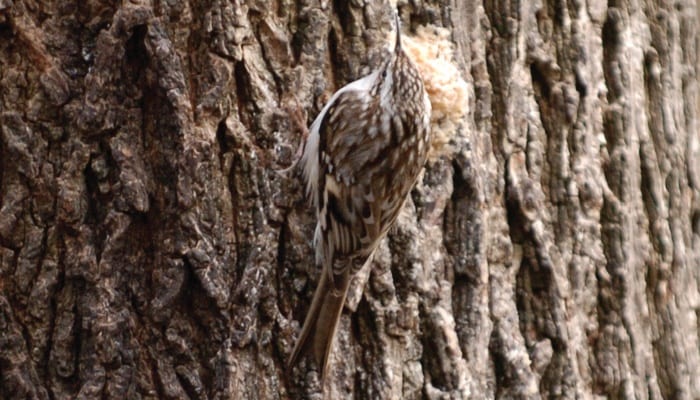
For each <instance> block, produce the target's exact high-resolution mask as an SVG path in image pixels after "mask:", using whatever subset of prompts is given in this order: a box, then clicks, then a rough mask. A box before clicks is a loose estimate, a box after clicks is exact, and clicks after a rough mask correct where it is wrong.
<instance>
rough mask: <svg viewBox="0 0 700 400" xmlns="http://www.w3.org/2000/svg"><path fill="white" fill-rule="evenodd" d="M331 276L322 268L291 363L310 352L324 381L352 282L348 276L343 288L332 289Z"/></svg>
mask: <svg viewBox="0 0 700 400" xmlns="http://www.w3.org/2000/svg"><path fill="white" fill-rule="evenodd" d="M328 279H329V278H328V273H327V272H326V271H323V273H321V279H320V281H319V283H318V287H317V288H316V292H315V293H314V299H313V301H312V302H311V308H309V311H308V313H307V315H306V320H305V321H304V326H303V327H302V329H301V334H300V335H299V338H298V339H297V342H296V344H295V345H294V350H293V351H292V355H291V357H290V358H289V363H288V367H289V368H291V367H292V366H294V365H295V364H296V363H297V362H298V361H299V358H300V357H301V356H303V355H304V354H307V353H310V354H311V355H312V356H313V358H314V360H315V361H316V364H317V365H318V368H319V372H321V381H322V382H325V380H326V373H327V372H328V356H329V354H330V351H331V345H332V344H333V338H334V336H335V331H336V328H337V326H338V321H339V320H340V315H341V313H342V311H343V305H344V304H345V296H346V294H347V292H348V285H349V279H345V280H344V281H345V283H344V284H343V287H342V288H341V290H340V291H337V290H333V289H332V288H331V286H332V284H331V283H330V282H329V280H328Z"/></svg>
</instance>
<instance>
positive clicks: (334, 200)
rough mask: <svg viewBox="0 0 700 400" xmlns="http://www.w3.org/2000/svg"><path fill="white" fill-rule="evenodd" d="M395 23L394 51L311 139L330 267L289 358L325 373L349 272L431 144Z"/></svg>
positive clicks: (313, 187) (383, 226)
mask: <svg viewBox="0 0 700 400" xmlns="http://www.w3.org/2000/svg"><path fill="white" fill-rule="evenodd" d="M396 31H397V34H396V46H395V49H394V51H393V52H392V53H391V56H390V57H389V59H388V60H387V61H385V62H384V64H383V65H382V66H381V67H380V68H379V69H378V70H376V71H374V72H373V73H371V74H370V75H368V76H366V77H364V78H362V79H359V80H357V81H355V82H352V83H350V84H348V85H346V86H344V87H343V88H341V89H340V90H338V91H337V92H336V93H335V94H334V95H333V97H332V98H331V99H330V101H329V102H328V103H327V104H326V106H325V107H324V108H323V110H322V111H321V113H319V115H318V116H317V117H316V119H315V120H314V122H313V124H312V125H311V129H310V134H309V138H308V139H307V142H306V143H305V145H304V154H303V157H302V160H301V164H302V167H303V169H304V178H305V181H306V188H307V192H308V194H309V196H310V197H311V198H312V200H313V203H314V205H315V206H316V210H317V216H318V223H317V226H316V233H315V236H314V241H315V246H316V263H317V264H318V265H320V266H322V267H323V273H322V276H321V278H320V280H319V284H318V287H317V289H316V292H315V294H314V299H313V302H312V304H311V308H310V309H309V312H308V315H307V317H306V320H305V322H304V326H303V328H302V333H301V335H300V336H299V339H298V340H297V343H296V345H295V347H294V350H293V352H292V356H291V358H290V365H293V364H294V363H295V362H296V361H297V359H298V357H299V356H300V355H301V354H302V353H304V352H307V351H311V354H313V356H314V358H315V360H316V362H317V363H318V365H319V370H320V371H321V372H322V375H323V376H324V379H325V375H326V370H327V364H328V354H329V352H330V347H331V343H332V340H333V336H334V334H335V328H336V325H337V323H338V319H339V317H340V313H341V311H342V308H343V304H344V302H345V295H346V294H347V290H348V285H349V283H350V278H351V276H352V274H353V273H354V272H356V271H357V270H358V269H359V268H360V267H361V266H362V265H364V264H365V263H366V262H367V261H368V260H369V259H370V258H371V256H372V254H373V252H374V250H375V249H376V247H377V245H378V244H379V242H380V241H381V240H382V238H383V237H384V236H385V235H386V233H387V231H388V230H389V228H390V227H391V225H392V224H393V222H394V220H395V219H396V217H397V215H398V213H399V211H400V210H401V207H402V205H403V203H404V201H405V199H406V196H407V194H408V192H409V191H410V190H411V188H412V187H413V185H414V184H415V181H416V179H417V177H418V174H419V172H420V170H421V168H423V165H424V164H425V160H426V158H427V155H428V151H429V149H430V101H429V99H428V96H427V94H426V92H425V88H424V86H423V81H422V79H421V77H420V74H419V73H418V70H417V69H416V67H415V65H414V64H413V62H411V60H410V59H409V58H408V57H407V55H406V54H405V53H404V51H403V49H402V48H401V37H400V33H399V25H398V19H397V24H396Z"/></svg>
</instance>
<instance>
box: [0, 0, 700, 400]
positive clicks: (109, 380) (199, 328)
mask: <svg viewBox="0 0 700 400" xmlns="http://www.w3.org/2000/svg"><path fill="white" fill-rule="evenodd" d="M244 3H245V4H244ZM359 3H360V2H340V1H336V2H314V1H311V2H308V1H300V2H293V1H289V0H286V1H278V2H272V3H268V2H264V1H255V0H248V1H245V2H243V1H234V2H222V1H218V0H210V1H206V2H151V1H134V2H124V3H123V4H106V3H99V2H92V1H89V2H86V3H81V2H41V3H37V2H34V1H29V0H27V1H0V135H1V136H0V138H1V140H0V399H23V398H28V399H48V398H52V399H72V398H81V399H83V398H84V399H91V398H119V399H122V398H174V399H180V398H218V399H230V398H235V399H287V398H321V395H320V390H321V388H320V382H319V377H318V374H317V373H316V371H315V370H314V367H313V365H311V363H308V362H302V363H301V364H300V365H299V367H298V368H295V369H294V370H292V371H288V370H287V369H286V367H285V363H286V360H287V358H288V356H289V353H290V352H291V349H292V346H293V341H294V338H295V337H296V335H297V334H298V331H299V327H300V324H301V322H302V321H303V318H304V315H305V313H306V310H307V307H308V306H309V303H310V300H311V296H312V294H313V289H314V288H315V284H316V282H317V279H318V273H319V271H318V269H317V268H316V267H315V266H314V265H313V262H312V260H313V249H312V243H311V238H312V231H313V227H314V224H315V221H314V216H313V213H312V210H311V209H310V207H309V206H308V205H307V203H306V201H305V199H304V196H303V190H302V188H301V186H300V184H299V180H298V177H297V176H296V175H295V174H294V172H293V170H288V169H287V168H288V167H290V166H291V165H292V164H293V162H294V160H295V157H296V152H297V148H298V145H299V143H300V142H301V140H302V138H303V135H304V134H305V132H306V128H305V127H306V126H307V125H308V123H309V122H310V121H311V120H312V119H313V117H314V116H315V115H316V113H318V111H319V110H320V109H321V107H322V106H323V104H324V101H325V100H327V99H328V98H329V96H330V95H331V94H332V93H333V91H334V90H336V89H337V88H339V87H341V86H342V85H343V84H345V83H347V82H349V81H351V80H353V79H356V78H359V77H361V76H362V75H364V74H366V73H368V72H369V71H370V70H371V68H372V66H373V65H376V64H377V63H378V62H379V60H380V59H381V58H382V56H383V54H384V53H383V51H384V50H383V49H384V45H385V43H386V37H387V32H388V31H389V30H390V29H391V28H390V26H391V11H390V10H391V6H390V4H389V2H374V3H372V4H368V5H364V6H361V5H360V4H359ZM370 3H371V2H370ZM398 3H399V11H400V15H401V17H402V19H403V21H404V30H405V32H406V35H407V36H410V35H411V32H413V31H415V29H416V28H417V27H418V26H435V27H444V28H447V29H449V30H450V31H451V36H450V40H451V41H452V42H453V43H454V45H455V48H456V52H455V56H454V63H456V64H457V65H458V66H459V68H460V70H461V73H462V76H463V78H464V80H466V81H467V82H468V83H469V100H468V103H467V104H464V105H463V106H464V107H465V108H467V109H468V110H470V111H469V113H468V114H467V115H466V116H465V117H464V118H463V120H462V121H460V122H459V123H458V124H455V126H454V131H453V132H451V136H450V138H451V139H450V142H449V151H446V152H443V153H444V154H443V153H441V154H440V156H439V157H437V158H436V159H433V160H431V161H430V162H429V164H428V165H427V166H426V169H425V172H424V175H423V176H422V178H421V179H420V182H419V183H418V185H417V186H416V188H415V189H414V190H413V192H412V193H411V196H410V199H409V201H408V202H407V204H406V206H405V207H404V210H402V212H401V215H400V217H399V219H398V221H397V223H396V226H395V228H393V229H392V231H391V232H390V234H389V236H388V238H387V239H386V240H385V241H384V243H382V245H381V247H380V248H379V249H378V251H377V254H376V256H375V258H374V261H373V262H372V263H371V265H370V268H368V269H366V270H364V271H362V272H361V273H360V274H359V275H358V276H357V277H356V278H355V280H354V282H353V284H352V287H351V290H350V294H349V296H348V303H347V306H346V309H347V310H346V311H347V312H346V313H344V315H343V316H342V318H341V321H340V325H339V330H338V333H337V336H336V341H335V344H334V351H333V354H332V355H331V374H330V382H329V383H328V385H327V387H326V388H325V390H326V392H327V394H326V395H327V396H328V397H329V398H358V399H377V398H386V399H397V398H404V399H417V398H428V399H444V398H454V399H468V398H527V399H530V398H532V399H536V398H566V399H569V398H571V399H573V398H586V399H593V398H611V399H630V398H635V399H698V398H700V375H699V372H698V371H700V322H698V317H699V316H700V289H699V285H698V284H699V282H700V161H699V160H700V133H699V132H700V123H699V122H698V121H699V118H700V95H699V94H698V74H699V73H700V62H699V58H698V47H699V44H700V38H699V34H698V21H699V20H700V7H699V6H698V5H697V4H696V3H694V2H692V1H687V0H685V1H680V2H674V3H671V2H668V1H660V2H651V1H647V2H635V1H631V0H618V1H613V2H607V3H606V2H602V1H599V0H592V1H590V2H587V3H580V2H568V3H567V2H556V1H550V2H540V1H536V2H524V3H512V4H511V3H495V2H489V1H486V2H483V3H470V2H466V3H465V2H459V1H451V2H450V1H445V0H443V1H435V0H430V1H426V2H406V1H399V2H398ZM409 3H410V4H409Z"/></svg>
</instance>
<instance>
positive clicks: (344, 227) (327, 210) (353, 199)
mask: <svg viewBox="0 0 700 400" xmlns="http://www.w3.org/2000/svg"><path fill="white" fill-rule="evenodd" d="M378 107H379V104H378V100H377V97H376V96H370V94H369V91H368V90H362V91H360V90H358V91H346V92H344V93H341V94H340V95H339V96H338V97H337V98H336V99H335V101H334V102H333V103H332V104H331V105H330V107H329V108H328V109H327V110H326V114H325V115H324V118H323V120H322V121H321V124H320V127H319V132H318V133H319V164H320V171H319V175H320V176H319V187H318V190H319V193H318V196H319V197H318V198H319V204H318V207H319V217H320V218H321V220H320V221H319V223H320V229H321V232H320V233H321V237H323V238H324V240H323V243H321V244H320V245H321V246H322V254H323V257H324V259H325V260H328V261H330V264H331V266H332V268H331V269H330V271H329V272H330V273H331V274H332V276H331V278H332V279H331V282H332V283H333V286H337V285H340V286H342V284H343V282H342V281H343V279H340V277H342V276H346V272H347V271H346V268H348V267H349V266H350V264H351V262H352V263H360V264H362V263H364V261H365V259H366V258H367V257H368V256H369V255H370V254H371V252H372V251H373V250H374V247H375V243H373V242H374V241H376V240H377V239H378V238H379V237H380V236H381V233H382V228H381V227H380V226H379V223H380V221H382V214H383V212H384V210H383V209H382V206H381V205H380V204H379V201H380V200H381V199H382V198H383V197H384V193H383V191H384V190H385V188H386V187H387V182H386V177H385V175H386V173H387V172H388V171H383V170H384V169H385V167H384V164H385V161H386V160H385V159H386V152H387V149H386V145H387V141H386V140H383V138H379V137H378V136H380V131H381V130H380V127H379V126H378V124H379V118H378V117H377V116H379V115H380V114H381V113H379V112H378V110H377V108H378ZM377 191H380V193H378V192H377Z"/></svg>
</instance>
